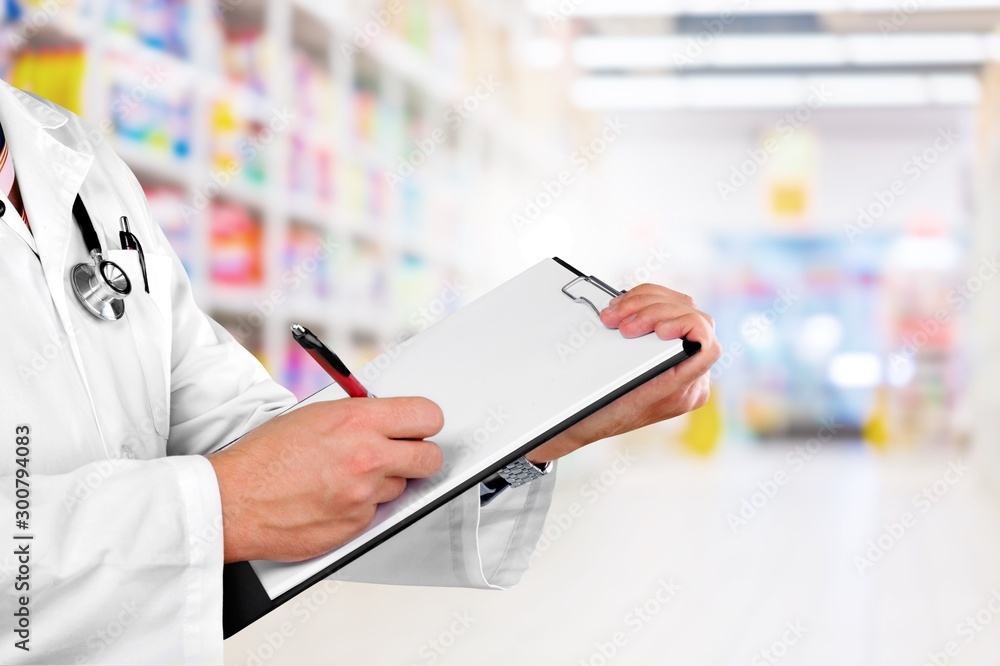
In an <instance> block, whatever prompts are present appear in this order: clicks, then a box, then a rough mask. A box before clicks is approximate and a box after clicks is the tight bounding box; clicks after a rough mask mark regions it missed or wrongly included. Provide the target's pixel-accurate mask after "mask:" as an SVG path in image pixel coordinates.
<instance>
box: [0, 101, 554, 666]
mask: <svg viewBox="0 0 1000 666" xmlns="http://www.w3.org/2000/svg"><path fill="white" fill-rule="evenodd" d="M0 126H2V127H3V131H4V133H5V134H6V137H7V141H8V143H9V145H10V153H11V155H12V157H13V160H14V164H15V167H16V171H17V177H18V183H19V185H20V188H21V192H22V195H23V199H24V201H25V207H26V209H27V213H28V218H29V219H30V221H31V226H32V230H33V232H34V235H33V236H32V235H30V234H28V233H27V231H26V230H25V229H24V227H23V224H22V223H21V221H20V220H19V219H18V217H17V215H16V213H15V212H14V211H13V208H12V206H10V204H9V202H8V201H6V200H4V203H5V204H6V205H7V213H6V215H5V216H4V220H3V222H2V223H0V290H2V291H0V307H2V311H3V314H4V317H3V318H4V322H3V324H2V327H0V342H2V349H3V352H2V354H0V475H2V476H3V478H0V525H3V526H4V527H3V528H2V529H0V539H3V540H4V545H2V546H0V553H2V555H0V599H2V605H3V606H2V608H0V616H2V617H3V618H4V619H3V620H2V621H0V663H5V664H10V663H128V664H139V663H171V664H210V663H221V662H222V624H221V613H222V610H221V599H222V590H221V587H222V583H221V573H222V562H223V547H222V531H221V529H220V527H221V525H222V518H221V510H220V500H219V490H218V485H217V483H216V479H215V475H214V473H213V470H212V466H211V465H210V464H209V462H208V461H207V460H206V459H205V458H204V457H203V456H204V454H206V453H209V452H211V451H212V450H214V449H216V448H217V447H219V446H221V445H223V444H225V443H227V442H229V441H231V440H232V439H234V438H235V437H237V436H238V435H240V434H242V433H244V432H246V431H247V430H249V429H251V428H253V427H255V426H257V425H259V424H260V423H262V422H264V421H266V420H267V419H268V418H270V417H272V416H274V415H275V414H277V413H279V412H281V411H282V410H284V409H285V408H287V407H288V406H289V405H290V404H292V403H293V402H294V399H293V397H292V396H291V395H290V394H289V393H288V391H286V390H285V389H284V388H282V387H281V386H279V385H278V384H276V383H275V382H274V381H272V380H271V379H270V377H269V376H268V375H267V373H266V372H265V371H264V369H263V368H262V367H261V365H260V364H259V363H258V362H257V361H256V360H255V359H254V358H253V357H252V356H251V355H250V354H249V353H248V352H247V351H245V350H244V349H243V348H242V347H241V346H240V345H239V344H238V343H237V342H236V341H235V340H234V339H233V338H232V337H231V336H230V335H229V334H228V333H227V332H226V331H225V330H224V329H223V328H222V327H220V326H219V325H218V324H217V323H216V322H214V321H212V320H211V319H210V318H209V317H207V316H206V315H205V314H204V313H202V312H201V310H199V309H198V307H197V305H195V302H194V300H193V298H192V294H191V289H190V285H189V282H188V280H187V277H186V275H185V274H184V271H183V269H182V267H181V264H180V263H179V261H178V260H177V257H176V256H175V255H174V253H173V252H172V250H171V249H170V247H169V245H168V244H167V241H166V239H165V237H164V236H163V234H162V232H161V231H160V230H159V228H158V227H157V226H156V224H155V223H154V222H153V221H152V220H151V219H150V215H149V212H148V209H147V207H146V202H145V199H144V197H143V194H142V190H141V188H140V187H139V185H138V183H137V181H136V179H135V178H134V176H133V175H132V173H131V172H130V171H129V169H128V168H127V167H126V166H125V165H124V164H123V163H122V161H121V160H120V159H119V158H118V157H117V156H116V155H115V154H114V153H113V151H112V150H111V148H110V147H109V145H108V144H107V143H106V142H105V141H104V139H103V137H102V136H101V135H100V133H99V132H97V131H95V130H94V129H93V128H91V127H89V126H88V125H86V124H84V123H83V122H82V121H81V120H80V119H79V118H77V117H76V116H74V115H72V114H70V113H68V112H66V111H65V110H62V109H60V108H59V107H57V106H55V105H53V104H51V103H49V102H46V101H44V100H38V99H36V98H34V97H33V96H30V95H28V94H26V93H24V92H22V91H20V90H17V89H15V88H12V87H11V86H9V85H7V84H6V83H3V82H0ZM78 192H79V193H80V194H81V196H82V197H83V200H84V202H85V203H86V206H87V208H88V210H89V212H90V214H91V217H92V218H93V220H94V224H95V226H96V227H97V229H98V233H99V234H100V235H101V236H102V244H103V246H104V247H105V248H117V247H118V236H117V224H118V219H119V217H120V216H122V215H127V216H128V218H129V220H130V222H131V225H132V229H133V231H134V232H135V234H136V235H137V236H138V237H139V239H140V241H141V242H142V243H143V246H144V250H145V254H146V262H147V269H148V274H149V286H150V290H151V294H149V295H147V294H145V293H144V292H143V289H142V287H141V284H142V282H141V277H140V275H139V273H138V264H137V262H136V260H135V256H134V255H135V253H134V252H131V253H130V252H123V251H121V250H115V251H112V252H110V257H109V258H110V259H112V260H115V261H118V262H121V263H122V264H123V265H124V266H125V268H126V270H127V271H128V272H129V273H130V275H131V277H132V282H133V284H134V285H136V288H135V289H134V291H133V294H132V295H131V296H130V297H129V298H128V300H127V306H126V314H125V317H124V320H123V321H118V322H107V321H103V320H98V319H96V318H95V317H93V316H91V315H90V314H88V313H87V312H85V311H84V310H83V309H82V307H81V306H80V304H79V302H78V301H77V300H76V297H75V295H74V294H73V293H72V288H71V287H70V284H69V281H68V274H69V271H70V269H71V267H72V266H73V265H75V264H76V263H78V262H81V261H86V260H87V259H88V257H87V252H86V247H85V245H84V242H83V239H82V236H81V234H80V231H79V229H78V227H77V225H76V224H75V223H74V221H73V218H72V216H71V207H72V203H73V200H74V198H75V197H76V195H77V193H78ZM3 194H4V193H0V199H2V198H3ZM33 250H37V253H38V256H36V254H35V253H34V252H33ZM18 425H27V426H28V427H29V428H30V444H29V449H30V455H29V458H30V460H29V462H28V463H27V465H28V470H29V471H30V477H29V481H30V510H29V512H30V517H29V527H28V529H27V530H20V529H17V528H16V527H15V520H16V517H15V511H16V509H17V508H16V506H15V501H16V499H17V498H16V497H15V492H16V488H15V483H16V480H15V478H14V475H15V474H16V470H17V468H18V463H17V462H16V460H15V457H16V449H15V442H16V440H15V437H16V433H15V428H16V427H17V426H18ZM553 484H554V475H553V474H550V475H549V476H548V477H546V478H545V479H543V480H540V481H538V482H535V483H533V484H529V485H528V486H527V487H524V488H521V489H517V490H508V491H506V492H505V493H504V494H502V495H501V496H500V497H498V498H497V499H496V500H495V501H494V502H493V503H491V504H489V505H488V506H487V507H485V508H483V509H482V510H480V507H479V497H478V492H476V491H472V492H470V493H467V494H465V495H463V496H462V497H460V498H458V499H457V500H455V501H454V502H452V503H450V504H449V505H448V506H447V507H445V508H442V509H441V510H439V511H437V512H436V513H435V514H433V515H431V516H428V517H427V518H426V519H425V520H423V521H421V522H419V523H417V524H416V525H414V526H413V527H411V528H410V529H408V530H406V531H405V532H404V533H402V534H401V535H399V536H398V537H396V538H395V539H392V540H390V542H388V543H386V544H384V545H383V546H380V547H379V548H377V549H375V550H374V551H372V552H371V553H370V554H368V555H367V556H365V557H363V558H361V559H359V560H358V561H356V562H355V563H353V564H352V565H351V566H350V567H348V568H347V569H345V570H344V571H343V572H342V573H341V574H340V575H339V576H338V577H340V578H344V579H349V580H359V581H372V582H388V583H399V584H419V585H456V586H469V587H480V588H489V587H505V586H509V585H512V584H514V583H516V582H517V581H518V579H519V578H520V576H521V574H522V573H523V571H524V570H525V568H526V567H527V564H528V559H529V553H530V551H531V549H532V548H533V547H534V544H535V543H536V541H537V538H538V536H539V533H540V530H541V527H542V522H543V519H544V515H545V512H546V510H547V508H548V505H549V502H550V498H551V491H552V486H553ZM14 534H20V535H26V534H31V535H33V539H32V540H30V541H26V540H21V541H18V540H14V539H13V538H12V537H13V535H14ZM24 543H30V546H29V550H30V556H29V559H30V563H29V566H30V578H29V579H28V580H27V581H26V582H27V583H28V585H30V588H29V589H27V590H24V589H22V590H21V591H16V590H15V584H17V583H21V584H23V583H24V582H25V581H24V580H23V579H22V580H20V581H19V580H18V576H19V575H20V573H19V566H20V562H19V561H18V558H19V556H17V555H15V554H14V550H15V548H16V547H18V546H20V545H23V544H24ZM20 596H26V597H28V599H29V604H28V608H29V613H30V616H29V617H30V641H29V643H28V646H29V647H30V651H29V652H25V651H22V650H20V649H17V648H15V642H16V641H18V640H20V637H19V636H17V635H15V634H14V633H13V632H14V629H15V624H14V622H15V621H16V620H17V618H16V617H15V616H14V615H13V613H14V612H15V611H16V610H17V609H18V608H20V604H19V603H18V597H20ZM12 618H13V620H12ZM336 632H337V628H336V627H331V632H330V636H331V640H336Z"/></svg>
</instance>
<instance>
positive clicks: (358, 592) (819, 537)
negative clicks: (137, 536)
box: [226, 436, 1000, 666]
mask: <svg viewBox="0 0 1000 666" xmlns="http://www.w3.org/2000/svg"><path fill="white" fill-rule="evenodd" d="M650 440H651V438H650V437H649V436H646V437H643V436H636V437H633V438H632V439H630V440H627V441H626V440H620V441H618V442H615V443H612V444H605V445H604V446H603V447H602V448H601V449H599V450H598V449H595V450H594V451H592V452H588V454H587V455H578V457H577V458H576V459H575V460H572V461H570V464H568V465H564V468H563V469H562V470H561V472H560V475H561V478H560V483H559V489H558V494H557V497H556V500H555V503H554V505H553V510H552V512H551V513H550V516H549V520H550V523H549V526H548V527H547V533H548V537H547V539H548V540H547V541H543V544H542V545H543V547H544V550H540V551H539V552H538V553H537V556H536V558H535V561H534V566H533V567H532V569H531V570H530V571H529V572H528V574H527V575H526V576H525V578H524V580H523V582H522V584H521V585H520V586H519V587H518V588H517V589H515V590H513V591H509V592H502V593H495V592H479V591H470V590H441V589H429V588H392V587H382V586H363V585H343V586H342V587H340V588H339V589H336V590H335V591H334V592H332V594H331V595H330V597H329V599H328V600H326V601H325V603H322V604H320V605H317V606H314V609H315V612H312V611H310V612H309V614H308V618H306V617H305V614H303V613H301V612H300V613H299V614H298V615H292V614H291V613H290V612H282V611H278V612H275V613H272V614H271V616H268V617H267V618H265V619H263V620H262V621H260V622H258V623H257V624H256V625H254V626H253V627H251V628H250V629H248V630H246V631H244V632H242V633H241V634H239V635H238V636H237V637H235V638H234V639H231V640H230V641H228V642H227V644H226V663H227V664H248V665H254V664H268V665H269V666H278V665H286V664H287V665H292V664H294V665H296V666H298V665H300V664H314V663H316V664H318V663H323V664H350V665H354V664H378V665H382V664H387V665H395V664H399V665H402V666H408V665H411V664H439V665H462V666H470V665H480V664H483V665H486V664H491V665H492V664H504V663H517V664H539V665H543V664H544V665H550V664H568V665H572V666H578V665H580V666H583V665H587V666H602V665H604V664H614V665H616V666H617V665H624V664H643V665H646V664H666V663H670V664H684V665H700V664H705V665H712V666H719V665H729V664H749V665H751V666H755V665H757V664H776V663H780V664H787V665H794V664H807V665H809V666H823V665H826V664H829V665H831V666H834V665H835V666H863V665H872V666H875V665H879V666H881V665H886V666H890V665H891V666H896V665H899V664H913V665H914V666H922V665H924V664H933V665H934V666H941V665H943V664H946V663H947V664H966V665H972V664H998V663H1000V617H997V616H1000V496H998V495H996V494H993V493H992V492H990V491H989V490H988V489H987V488H986V487H985V485H984V484H983V483H982V481H981V477H980V475H979V474H977V473H976V470H975V469H974V467H972V466H970V471H968V472H965V473H963V474H962V475H961V476H958V474H957V473H955V472H949V471H948V470H949V469H950V465H951V464H952V463H954V462H955V461H956V460H958V459H959V458H961V457H962V456H960V455H959V454H956V453H952V454H950V455H949V454H947V453H941V454H935V455H928V454H924V455H919V456H917V455H892V456H879V455H875V454H873V453H871V452H870V451H867V450H866V449H864V448H862V447H858V446H856V445H845V444H840V443H830V444H827V445H825V446H824V447H823V448H822V449H821V450H820V451H819V452H818V453H817V454H816V455H815V456H814V457H813V458H812V459H811V460H808V461H805V460H804V459H803V458H802V457H801V456H799V454H793V455H796V456H798V457H797V459H798V460H803V464H802V465H801V466H799V464H798V463H796V462H794V461H793V462H790V461H789V459H788V458H787V457H786V456H787V455H788V452H789V451H792V450H793V449H792V448H791V446H778V445H773V446H769V447H760V448H757V449H753V450H747V451H745V452H741V453H727V454H725V455H721V456H716V457H714V458H711V459H707V460H698V459H692V458H690V457H684V456H679V455H677V454H669V453H667V452H665V451H660V450H657V449H656V448H655V446H654V444H653V443H652V442H651V441H650ZM621 448H625V449H628V450H630V451H632V452H633V453H634V454H635V455H636V456H637V457H638V462H636V463H634V464H633V465H632V466H631V467H630V468H629V469H627V470H625V471H624V472H621V473H620V474H618V475H617V476H616V475H615V474H614V473H613V472H611V467H610V463H611V460H612V459H613V456H614V454H615V453H616V449H621ZM963 462H965V463H968V461H967V460H964V461H963ZM959 468H960V467H959ZM619 469H620V468H619ZM779 472H784V473H785V474H786V475H787V476H786V477H782V476H780V474H779V476H778V480H779V481H783V483H782V484H781V485H779V484H774V485H773V486H768V484H767V481H768V480H769V479H774V477H775V474H776V473H779ZM602 474H603V480H604V485H601V486H600V488H602V489H603V491H604V492H601V493H595V492H594V490H595V486H594V485H593V484H591V485H587V486H586V488H588V490H585V484H588V483H591V482H592V481H593V480H595V479H596V480H597V481H598V483H600V479H601V478H602V477H601V475H602ZM952 482H953V483H952ZM759 484H764V487H765V488H764V489H765V490H769V491H771V494H772V495H773V497H770V498H768V499H766V501H763V500H764V499H765V494H764V491H763V490H761V489H760V486H759ZM935 484H936V485H935ZM924 488H928V489H929V493H930V495H931V496H932V497H933V498H934V499H935V500H936V501H935V502H934V503H933V504H932V503H930V501H929V500H924V499H917V500H915V499H914V497H915V495H918V494H919V493H920V492H921V490H922V489H924ZM935 491H936V492H937V495H936V494H935ZM755 493H758V494H756V495H755ZM938 495H939V496H938ZM743 499H747V500H748V502H751V501H753V502H755V503H756V504H757V505H758V506H759V507H760V508H759V509H757V513H756V515H753V516H751V517H750V518H749V519H748V520H747V521H746V524H744V525H741V526H738V527H737V529H736V530H735V531H734V529H733V527H732V526H731V524H730V523H731V520H730V518H729V514H736V515H738V513H739V511H740V507H741V503H742V501H743ZM572 502H576V503H578V504H579V505H580V506H581V508H582V512H578V513H577V515H578V517H576V518H573V517H572V516H570V514H569V513H568V511H567V509H568V507H569V505H570V504H571V503H572ZM744 515H747V516H750V513H749V510H747V509H745V514H744ZM907 515H909V518H908V517H907ZM560 522H561V523H562V525H563V527H560V525H559V523H560ZM887 524H888V525H889V527H886V525H887ZM894 524H898V525H894ZM872 540H875V541H876V542H877V541H881V544H882V547H883V548H884V554H883V555H882V557H881V558H880V559H878V561H873V562H871V566H866V565H865V563H864V562H863V561H862V560H861V559H860V558H865V559H868V557H869V553H868V551H869V550H870V549H871V544H870V543H869V542H870V541H872ZM876 545H877V544H876ZM870 555H872V556H874V557H877V556H878V555H879V553H878V552H876V550H872V552H871V553H870ZM859 569H863V571H859ZM994 595H995V596H994ZM320 599H322V597H320ZM991 599H992V600H993V602H992V610H991V609H990V606H989V604H990V601H991ZM286 608H288V606H286ZM300 608H301V607H300ZM977 614H978V619H977ZM969 618H971V620H970V619H969ZM282 623H287V624H285V629H286V636H281V635H280V633H279V631H280V628H281V625H282ZM268 636H270V639H269V638H268ZM275 645H277V646H278V647H277V649H274V647H273V646H275ZM765 651H766V652H765ZM949 651H950V653H951V654H948V652H949Z"/></svg>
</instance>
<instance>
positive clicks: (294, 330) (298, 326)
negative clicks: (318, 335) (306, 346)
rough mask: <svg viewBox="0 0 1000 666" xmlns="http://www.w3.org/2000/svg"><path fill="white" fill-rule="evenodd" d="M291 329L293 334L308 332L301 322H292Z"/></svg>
mask: <svg viewBox="0 0 1000 666" xmlns="http://www.w3.org/2000/svg"><path fill="white" fill-rule="evenodd" d="M291 329H292V334H293V335H304V334H305V332H306V328H305V326H302V325H301V324H292V326H291Z"/></svg>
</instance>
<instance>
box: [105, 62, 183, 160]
mask: <svg viewBox="0 0 1000 666" xmlns="http://www.w3.org/2000/svg"><path fill="white" fill-rule="evenodd" d="M104 77H105V80H106V81H107V95H108V97H107V104H108V109H109V114H110V118H111V123H112V126H113V128H114V131H115V134H117V135H118V137H119V138H120V139H122V140H123V141H127V142H129V143H131V144H133V145H135V146H137V147H139V148H141V149H145V150H148V151H150V152H152V153H159V154H166V155H168V156H169V157H170V158H176V159H185V158H187V157H188V156H189V155H190V154H191V140H192V134H193V131H194V130H193V118H192V108H193V105H194V95H195V93H194V89H193V87H189V86H184V85H161V86H157V87H156V88H155V89H153V90H149V89H148V86H146V85H144V83H143V81H144V80H145V79H146V78H147V77H148V71H147V66H146V65H145V63H143V62H142V61H141V60H139V59H136V58H130V57H128V56H127V55H126V54H125V53H122V52H117V51H115V52H112V53H109V54H108V55H107V61H106V62H105V67H104ZM137 90H141V91H142V94H141V103H140V102H139V101H137V100H136V97H137V95H136V91H137Z"/></svg>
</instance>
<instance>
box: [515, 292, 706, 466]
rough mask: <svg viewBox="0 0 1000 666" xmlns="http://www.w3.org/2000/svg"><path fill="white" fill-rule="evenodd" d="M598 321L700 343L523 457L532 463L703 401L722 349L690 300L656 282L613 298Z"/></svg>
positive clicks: (634, 333) (630, 332)
mask: <svg viewBox="0 0 1000 666" xmlns="http://www.w3.org/2000/svg"><path fill="white" fill-rule="evenodd" d="M601 321H602V322H603V323H604V325H605V326H607V327H609V328H617V329H618V330H619V331H620V332H621V334H622V335H624V336H625V337H626V338H637V337H639V336H642V335H647V334H649V333H655V334H656V335H657V336H658V337H659V338H661V339H663V340H675V339H677V338H684V339H685V340H688V341H690V342H698V343H700V344H701V351H699V352H698V353H697V354H695V355H694V356H692V357H691V358H689V359H686V360H684V361H682V362H681V363H679V364H677V365H675V366H674V367H672V368H670V369H668V370H666V371H665V372H663V373H661V374H659V375H657V376H656V377H654V378H653V379H651V380H649V381H648V382H646V383H645V384H642V385H641V386H638V387H636V388H635V389H633V390H631V391H629V392H628V393H626V394H625V395H623V396H622V397H620V398H618V399H617V400H615V401H614V402H612V403H611V404H609V405H607V406H606V407H604V408H602V409H600V410H598V411H597V412H595V413H593V414H591V415H590V416H588V417H586V418H585V419H583V420H582V421H580V422H579V423H577V424H575V425H573V426H571V427H570V428H568V429H567V430H565V431H563V432H562V433H560V434H559V435H557V436H556V437H554V438H552V439H551V440H549V441H548V442H546V443H544V444H542V445H541V446H540V447H538V448H537V449H535V450H534V451H532V452H531V453H529V454H528V456H527V458H528V460H530V461H531V462H533V463H536V464H542V463H546V462H549V461H550V460H555V459H556V458H560V457H562V456H564V455H566V454H567V453H571V452H573V451H575V450H576V449H579V448H581V447H583V446H586V445H587V444H590V443H591V442H596V441H597V440H599V439H604V438H606V437H611V436H613V435H620V434H622V433H624V432H629V431H630V430H635V429H636V428H641V427H643V426H646V425H649V424H650V423H656V422H658V421H664V420H666V419H670V418H673V417H675V416H679V415H681V414H685V413H687V412H690V411H693V410H695V409H698V408H699V407H701V406H702V405H704V404H705V402H706V401H707V400H708V396H709V375H708V373H709V370H711V368H712V365H713V364H714V363H715V362H716V361H717V360H719V356H720V355H721V352H722V350H721V346H720V345H719V340H718V338H716V337H715V322H714V321H712V318H711V317H709V316H708V315H707V314H705V313H704V312H701V311H699V310H698V309H697V307H696V306H695V303H694V301H693V300H692V299H691V297H690V296H687V295H685V294H681V293H679V292H676V291H673V290H671V289H667V288H666V287H661V286H659V285H655V284H641V285H639V286H638V287H635V288H633V289H630V290H628V291H627V292H626V293H624V294H622V295H621V296H618V297H616V298H614V299H612V301H611V303H610V304H609V305H608V307H607V308H605V309H604V310H603V311H602V312H601Z"/></svg>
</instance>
